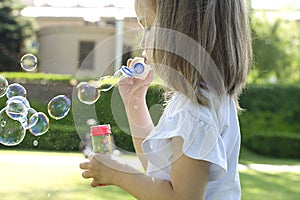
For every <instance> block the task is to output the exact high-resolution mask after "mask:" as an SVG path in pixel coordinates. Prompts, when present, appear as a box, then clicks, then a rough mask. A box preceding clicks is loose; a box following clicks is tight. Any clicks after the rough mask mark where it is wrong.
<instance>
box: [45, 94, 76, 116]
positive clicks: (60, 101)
mask: <svg viewBox="0 0 300 200" xmlns="http://www.w3.org/2000/svg"><path fill="white" fill-rule="evenodd" d="M70 107H71V100H70V99H69V98H68V97H66V96H65V95H58V96H56V97H54V98H53V99H51V100H50V102H49V103H48V113H49V115H50V117H52V118H53V119H56V120H58V119H62V118H64V117H65V116H66V115H67V114H68V113H69V111H70Z"/></svg>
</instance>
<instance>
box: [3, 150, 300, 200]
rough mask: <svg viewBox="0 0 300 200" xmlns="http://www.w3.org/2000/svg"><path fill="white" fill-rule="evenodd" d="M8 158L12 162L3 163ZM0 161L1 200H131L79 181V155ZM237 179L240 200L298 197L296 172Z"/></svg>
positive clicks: (248, 156)
mask: <svg viewBox="0 0 300 200" xmlns="http://www.w3.org/2000/svg"><path fill="white" fill-rule="evenodd" d="M16 155H20V157H19V159H18V160H14V158H16ZM53 156H55V158H58V159H59V158H61V162H57V160H56V161H55V162H52V160H51V159H53ZM10 157H12V158H13V160H12V161H11V160H7V159H8V158H10ZM66 157H67V158H68V160H69V161H67V160H66ZM26 159H27V160H26ZM31 159H32V160H31ZM127 159H128V158H127ZM132 159H134V158H132ZM0 160H1V161H0V162H1V164H0V199H1V200H29V199H30V200H31V199H33V200H44V199H55V200H69V199H70V200H96V199H100V200H110V199H112V200H115V199H116V200H132V199H135V198H133V197H131V196H130V195H129V194H128V193H126V192H125V191H123V190H121V189H119V188H117V187H115V186H105V187H97V188H92V187H90V180H85V179H83V178H82V177H81V172H82V170H81V169H79V166H78V165H79V163H80V161H83V160H84V158H83V156H82V155H81V154H80V153H57V152H31V151H6V150H5V151H4V150H0ZM70 161H71V162H70ZM241 162H242V163H245V164H247V163H248V164H249V163H267V164H290V165H299V164H300V162H299V161H298V160H285V159H280V160H279V159H273V158H264V157H261V156H257V155H255V154H252V153H250V152H242V155H241ZM240 175H241V184H242V190H243V198H242V199H243V200H252V199H253V200H260V199H272V200H281V199H289V200H296V199H298V197H299V195H300V190H299V181H300V172H293V173H292V172H280V173H279V172H278V173H274V172H268V173H267V172H260V171H255V170H250V169H249V170H246V171H241V172H240Z"/></svg>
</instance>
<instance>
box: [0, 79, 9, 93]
mask: <svg viewBox="0 0 300 200" xmlns="http://www.w3.org/2000/svg"><path fill="white" fill-rule="evenodd" d="M7 87H8V81H7V79H6V78H5V77H4V76H1V75H0V97H3V96H4V95H5V94H6V91H7Z"/></svg>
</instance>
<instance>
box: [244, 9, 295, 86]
mask: <svg viewBox="0 0 300 200" xmlns="http://www.w3.org/2000/svg"><path fill="white" fill-rule="evenodd" d="M251 29H252V33H253V34H252V37H253V54H254V68H253V69H252V71H251V74H250V79H249V82H250V83H273V82H275V83H300V68H299V66H300V59H299V56H298V55H299V53H300V36H299V34H298V33H299V23H297V22H296V21H286V20H282V19H277V20H275V21H273V22H272V21H269V20H268V19H267V18H266V17H262V16H261V17H257V16H255V12H253V13H252V15H251Z"/></svg>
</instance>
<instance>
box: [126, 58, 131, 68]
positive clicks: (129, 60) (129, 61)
mask: <svg viewBox="0 0 300 200" xmlns="http://www.w3.org/2000/svg"><path fill="white" fill-rule="evenodd" d="M131 63H132V58H129V59H128V60H127V66H128V67H129V66H130V64H131Z"/></svg>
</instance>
